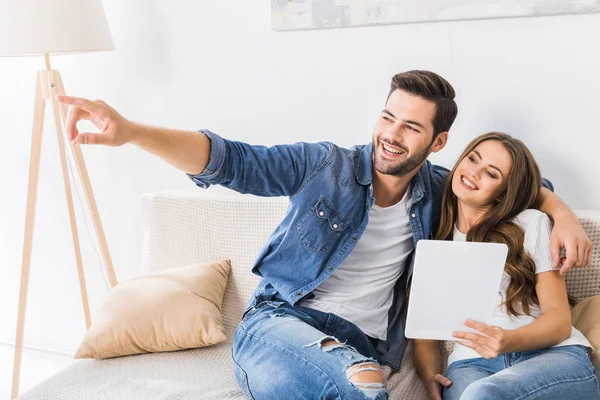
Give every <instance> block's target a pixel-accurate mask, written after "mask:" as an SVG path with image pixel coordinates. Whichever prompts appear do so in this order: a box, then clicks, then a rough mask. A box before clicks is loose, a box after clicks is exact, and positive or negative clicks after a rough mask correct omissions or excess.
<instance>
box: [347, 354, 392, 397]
mask: <svg viewBox="0 0 600 400" xmlns="http://www.w3.org/2000/svg"><path fill="white" fill-rule="evenodd" d="M346 376H347V377H348V379H349V380H350V382H352V384H353V385H354V386H356V387H357V388H358V389H361V390H363V391H364V390H375V391H377V390H381V389H385V386H386V381H385V374H384V373H383V370H382V369H381V367H380V366H379V364H377V363H376V362H374V361H370V360H365V361H359V362H357V363H356V364H353V365H351V366H350V367H348V369H347V370H346ZM353 378H354V379H353Z"/></svg>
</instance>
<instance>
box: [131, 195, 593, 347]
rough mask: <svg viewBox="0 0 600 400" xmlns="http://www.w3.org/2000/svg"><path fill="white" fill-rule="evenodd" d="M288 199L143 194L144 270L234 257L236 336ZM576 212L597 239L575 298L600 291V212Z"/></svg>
mask: <svg viewBox="0 0 600 400" xmlns="http://www.w3.org/2000/svg"><path fill="white" fill-rule="evenodd" d="M288 202H289V200H288V199H287V198H286V197H278V198H264V197H256V196H251V195H240V194H237V193H234V192H232V194H231V195H217V194H214V193H211V192H210V191H203V190H196V191H194V192H161V193H155V194H148V195H144V196H143V198H142V216H143V226H144V249H143V257H142V267H141V273H142V274H148V273H153V272H158V271H162V270H165V269H168V268H174V267H181V266H185V265H189V264H192V263H197V262H212V261H218V260H221V259H224V258H229V259H230V260H231V263H232V271H231V273H230V276H229V281H228V284H227V289H226V292H225V298H224V303H223V314H224V318H225V321H224V322H225V331H226V334H227V335H229V336H230V337H231V336H233V332H234V331H235V327H236V326H237V324H238V323H239V320H240V318H241V315H242V312H243V310H244V308H245V306H246V303H247V302H248V300H249V299H250V296H251V294H252V292H253V290H254V288H255V287H256V285H257V284H258V282H259V281H260V278H259V277H258V276H256V275H254V274H252V272H251V268H252V265H253V263H254V261H255V258H256V256H257V254H258V252H259V251H260V249H261V248H262V247H263V246H264V244H265V242H266V240H267V238H268V237H269V235H270V234H271V232H272V231H273V230H274V229H275V227H276V226H277V224H278V223H279V222H280V221H281V220H282V219H283V217H284V215H285V213H286V211H287V206H288ZM577 214H578V216H579V217H580V220H581V222H582V224H583V226H584V228H585V229H586V231H587V233H588V235H589V236H590V237H591V238H592V241H593V242H594V256H593V262H592V266H590V267H586V268H578V269H576V270H574V271H572V272H571V273H569V274H568V275H567V287H568V290H569V293H570V294H572V295H573V296H575V297H576V298H584V297H588V296H592V295H599V294H600V212H589V211H578V212H577Z"/></svg>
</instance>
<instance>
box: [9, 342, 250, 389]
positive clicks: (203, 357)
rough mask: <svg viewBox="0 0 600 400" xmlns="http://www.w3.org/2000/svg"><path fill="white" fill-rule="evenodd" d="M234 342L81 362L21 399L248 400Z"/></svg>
mask: <svg viewBox="0 0 600 400" xmlns="http://www.w3.org/2000/svg"><path fill="white" fill-rule="evenodd" d="M231 343H232V338H231V339H230V338H228V339H227V341H226V342H224V343H221V344H217V345H215V346H210V347H204V348H199V349H193V350H182V351H173V352H166V353H149V354H139V355H135V356H126V357H117V358H109V359H103V360H78V361H76V362H75V363H74V364H72V365H71V366H69V367H67V368H66V369H64V370H62V371H60V372H59V373H57V374H56V375H54V376H52V377H51V378H49V379H48V380H46V381H44V382H42V383H40V384H38V385H37V386H35V387H33V388H31V389H30V390H28V391H27V392H25V393H23V394H22V395H21V396H19V397H18V398H19V399H20V400H23V399H26V400H84V399H85V400H166V399H168V400H198V399H204V400H214V399H245V397H244V395H243V393H242V391H241V390H240V389H239V388H238V385H237V383H236V381H235V375H234V374H233V372H232V367H231V364H230V360H231Z"/></svg>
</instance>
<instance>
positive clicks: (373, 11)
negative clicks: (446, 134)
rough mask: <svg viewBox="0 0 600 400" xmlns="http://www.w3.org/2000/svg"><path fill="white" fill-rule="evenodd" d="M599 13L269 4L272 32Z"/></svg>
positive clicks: (582, 5)
mask: <svg viewBox="0 0 600 400" xmlns="http://www.w3.org/2000/svg"><path fill="white" fill-rule="evenodd" d="M594 12H600V0H271V23H272V28H273V30H275V31H287V30H299V29H323V28H345V27H352V26H364V25H384V24H402V23H416V22H434V21H452V20H467V19H487V18H509V17H531V16H543V15H560V14H581V13H594Z"/></svg>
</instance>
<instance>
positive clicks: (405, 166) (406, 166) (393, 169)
mask: <svg viewBox="0 0 600 400" xmlns="http://www.w3.org/2000/svg"><path fill="white" fill-rule="evenodd" d="M384 143H387V142H384ZM389 144H392V145H393V146H395V147H398V148H400V149H402V151H404V153H405V154H407V155H408V156H407V157H406V158H405V159H404V160H402V161H400V162H399V163H398V164H393V165H390V164H391V163H390V162H389V161H383V160H382V156H381V154H380V150H379V146H378V143H377V141H376V139H373V153H374V154H373V165H374V167H375V169H376V170H377V171H378V172H380V173H382V174H385V175H394V176H404V175H406V174H408V173H409V172H411V171H414V169H415V168H417V167H419V166H420V165H421V164H422V163H423V161H425V160H426V159H427V156H428V155H429V150H430V149H431V146H433V142H432V143H431V144H430V145H429V146H428V147H426V148H424V149H423V150H422V151H420V152H419V153H417V154H415V155H414V156H411V155H409V154H410V153H409V152H408V149H407V148H406V147H405V146H402V145H400V144H399V143H395V142H394V143H389Z"/></svg>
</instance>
